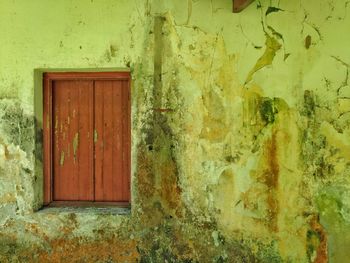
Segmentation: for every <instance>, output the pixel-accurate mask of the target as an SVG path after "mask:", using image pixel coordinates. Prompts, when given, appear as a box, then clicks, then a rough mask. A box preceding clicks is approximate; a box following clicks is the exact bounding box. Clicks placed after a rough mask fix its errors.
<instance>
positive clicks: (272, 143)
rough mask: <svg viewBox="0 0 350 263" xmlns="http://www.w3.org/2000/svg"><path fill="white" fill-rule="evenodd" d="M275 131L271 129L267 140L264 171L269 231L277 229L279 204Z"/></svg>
mask: <svg viewBox="0 0 350 263" xmlns="http://www.w3.org/2000/svg"><path fill="white" fill-rule="evenodd" d="M277 147H278V145H277V131H273V133H272V136H271V140H269V141H268V142H267V145H266V151H265V157H266V158H267V165H268V168H267V171H266V172H265V183H266V185H267V186H268V188H269V191H268V195H267V204H268V214H269V219H268V226H269V228H270V230H271V231H273V232H277V231H278V222H277V217H278V211H279V204H278V199H277V193H276V191H277V187H278V178H279V163H278V149H277Z"/></svg>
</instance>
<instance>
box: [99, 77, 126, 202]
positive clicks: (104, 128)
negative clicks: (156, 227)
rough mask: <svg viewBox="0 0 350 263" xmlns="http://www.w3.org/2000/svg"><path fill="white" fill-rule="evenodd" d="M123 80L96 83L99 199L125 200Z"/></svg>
mask: <svg viewBox="0 0 350 263" xmlns="http://www.w3.org/2000/svg"><path fill="white" fill-rule="evenodd" d="M122 105H123V101H122V82H121V81H107V80H104V81H95V129H96V134H97V140H96V143H95V200H96V201H124V200H123V184H125V183H126V182H124V180H125V177H124V170H123V126H122V124H123V112H122V111H123V107H122Z"/></svg>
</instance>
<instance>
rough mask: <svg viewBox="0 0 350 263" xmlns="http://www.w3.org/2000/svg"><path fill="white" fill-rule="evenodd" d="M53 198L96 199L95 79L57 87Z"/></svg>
mask: <svg viewBox="0 0 350 263" xmlns="http://www.w3.org/2000/svg"><path fill="white" fill-rule="evenodd" d="M53 101H54V102H53V110H54V112H53V118H54V120H53V122H54V124H53V151H52V152H53V178H54V180H53V183H54V185H53V199H54V200H56V201H74V200H75V201H92V200H93V170H92V167H93V151H92V147H93V142H92V136H91V134H92V121H93V119H92V118H93V82H92V81H74V80H60V81H55V82H54V86H53Z"/></svg>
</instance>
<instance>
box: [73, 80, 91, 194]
mask: <svg viewBox="0 0 350 263" xmlns="http://www.w3.org/2000/svg"><path fill="white" fill-rule="evenodd" d="M80 83H81V84H80V85H79V109H78V114H79V132H78V137H75V138H73V155H74V147H76V151H77V153H76V155H77V162H78V170H79V173H78V178H79V179H78V181H79V191H78V198H79V200H89V201H93V200H94V175H93V173H94V171H93V168H94V167H93V162H94V160H93V147H94V146H93V126H94V124H93V118H94V110H93V107H94V103H93V98H94V93H93V88H94V87H93V81H80ZM75 143H76V144H75ZM87 175H88V177H87Z"/></svg>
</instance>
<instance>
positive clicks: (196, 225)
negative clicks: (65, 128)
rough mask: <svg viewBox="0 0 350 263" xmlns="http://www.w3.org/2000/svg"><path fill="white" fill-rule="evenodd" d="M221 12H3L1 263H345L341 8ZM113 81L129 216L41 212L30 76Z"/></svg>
mask: <svg viewBox="0 0 350 263" xmlns="http://www.w3.org/2000/svg"><path fill="white" fill-rule="evenodd" d="M231 5H232V1H227V0H218V1H209V0H208V1H207V0H201V1H192V0H181V1H172V0H169V1H158V0H149V1H141V0H136V1H126V0H125V1H124V0H123V1H112V0H104V1H91V0H82V1H79V3H78V2H77V1H70V0H62V1H55V2H51V1H50V3H49V2H48V1H43V0H33V1H24V0H18V1H6V0H0V7H1V8H0V32H1V36H2V37H1V39H2V44H1V46H0V58H1V59H0V66H1V69H2V70H1V72H0V96H1V100H0V120H1V122H0V261H1V262H65V261H67V259H69V260H70V262H165V261H166V262H317V263H321V262H346V260H347V254H346V253H347V252H346V251H347V250H346V248H347V247H349V246H350V235H349V234H348V233H349V230H350V216H349V214H350V212H349V211H350V200H349V198H348V197H349V196H350V182H349V178H350V176H349V173H350V169H349V168H350V160H349V159H350V145H349V139H348V138H349V136H350V114H349V112H350V104H349V101H350V100H349V98H350V93H349V90H350V88H349V84H348V75H349V74H348V73H349V67H350V58H349V56H348V53H347V47H348V46H349V44H350V37H349V34H347V30H348V28H349V27H350V17H348V16H347V12H348V11H349V10H348V9H349V8H350V5H348V4H347V3H346V1H328V0H327V1H326V0H322V1H316V0H312V1H307V2H305V1H303V2H300V1H287V0H283V1H277V0H276V1H274V0H273V1H256V3H255V4H252V5H251V6H250V7H249V8H248V9H246V10H244V12H242V13H240V14H233V13H232V12H231V10H232V6H231ZM111 67H112V68H130V70H131V75H132V164H133V166H132V209H131V213H130V214H123V215H116V214H113V213H107V214H106V213H103V214H101V213H99V212H98V211H94V210H89V211H87V212H81V211H79V210H76V211H75V210H73V211H60V210H58V211H52V210H51V211H45V210H43V211H41V212H37V211H36V210H37V208H39V207H40V206H41V204H42V194H43V193H42V180H43V178H42V150H41V140H42V133H41V128H42V125H43V124H42V114H41V110H40V98H41V95H40V80H39V78H40V76H39V75H40V74H39V73H40V72H39V71H36V72H35V76H34V69H35V68H47V69H48V70H49V69H50V68H51V69H52V68H75V69H76V68H87V69H90V70H91V69H96V68H98V69H99V70H101V68H111ZM34 101H35V103H34ZM38 102H39V103H38ZM38 106H39V108H38Z"/></svg>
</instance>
